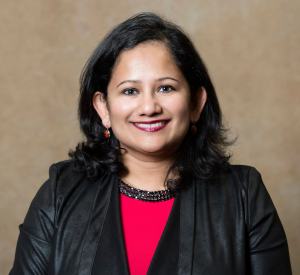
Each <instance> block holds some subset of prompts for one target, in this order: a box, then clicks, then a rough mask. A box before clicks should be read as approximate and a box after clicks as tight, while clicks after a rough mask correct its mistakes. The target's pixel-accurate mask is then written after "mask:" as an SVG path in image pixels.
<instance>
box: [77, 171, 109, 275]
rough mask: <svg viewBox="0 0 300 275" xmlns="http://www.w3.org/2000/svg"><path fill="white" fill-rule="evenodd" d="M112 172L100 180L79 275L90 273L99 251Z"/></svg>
mask: <svg viewBox="0 0 300 275" xmlns="http://www.w3.org/2000/svg"><path fill="white" fill-rule="evenodd" d="M114 178H115V177H111V176H110V174H108V175H105V176H103V178H102V179H101V180H100V181H99V187H98V190H97V194H96V197H95V200H94V205H93V210H92V213H91V216H90V218H89V225H88V229H87V233H86V238H85V242H84V246H83V250H82V252H81V259H80V264H79V268H78V272H77V274H78V275H90V274H91V272H92V266H93V263H94V259H95V254H96V251H97V245H98V241H99V238H100V236H101V234H102V232H103V225H104V222H105V219H106V216H107V212H108V206H109V204H110V200H111V193H112V187H113V184H112V182H113V180H114Z"/></svg>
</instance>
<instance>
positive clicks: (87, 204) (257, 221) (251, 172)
mask: <svg viewBox="0 0 300 275" xmlns="http://www.w3.org/2000/svg"><path fill="white" fill-rule="evenodd" d="M49 175H50V177H49V179H48V180H47V181H46V182H45V183H44V184H43V185H42V186H41V188H40V190H39V191H38V192H37V194H36V196H35V198H34V199H33V201H32V203H31V205H30V208H29V211H28V213H27V215H26V218H25V220H24V223H23V224H21V225H20V227H19V228H20V235H19V239H18V243H17V250H16V255H15V261H14V265H13V268H12V270H11V272H10V275H21V274H38V275H43V274H49V275H54V274H55V275H75V274H78V275H88V274H89V275H96V274H107V275H113V274H120V275H121V274H122V275H123V274H124V275H129V271H128V263H127V258H126V252H125V247H124V241H123V234H122V223H121V216H120V205H119V188H118V176H117V174H113V173H112V174H109V173H107V174H105V175H103V176H102V177H101V178H100V179H99V180H97V181H89V180H88V179H86V178H85V177H84V176H83V175H81V174H80V173H78V172H76V171H75V170H74V168H73V162H72V161H63V162H59V163H57V164H53V165H52V166H51V167H50V170H49ZM220 177H221V181H220V183H219V184H215V185H212V186H208V185H206V184H205V183H204V182H200V181H199V180H195V179H192V180H191V182H189V184H188V185H187V186H186V187H185V188H182V189H180V191H179V192H178V193H177V195H176V198H175V201H174V204H173V207H172V210H171V213H170V216H169V218H168V221H167V224H166V226H165V229H164V231H163V234H162V236H161V238H160V241H159V243H158V246H157V248H156V251H155V253H154V256H153V258H152V261H151V263H150V266H149V269H148V273H147V274H148V275H150V274H155V275H160V274H180V275H183V274H184V275H185V274H197V275H199V274H200V275H202V274H203V275H204V274H205V275H210V274H211V275H227V274H228V275H243V274H249V275H250V274H255V275H268V274H270V275H276V274H278V275H279V274H280V275H289V274H292V272H291V266H290V260H289V252H288V245H287V240H286V237H285V233H284V230H283V227H282V225H281V222H280V220H279V217H278V215H277V212H276V210H275V208H274V205H273V203H272V200H271V198H270V196H269V194H268V192H267V190H266V188H265V186H264V184H263V182H262V179H261V176H260V174H259V173H258V172H257V171H256V170H255V168H252V167H249V166H241V165H231V167H230V169H229V170H228V171H226V172H222V173H221V175H220Z"/></svg>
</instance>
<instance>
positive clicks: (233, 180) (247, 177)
mask: <svg viewBox="0 0 300 275" xmlns="http://www.w3.org/2000/svg"><path fill="white" fill-rule="evenodd" d="M226 183H227V184H229V185H230V186H234V187H236V188H238V189H244V190H246V191H249V189H250V188H251V189H253V188H258V187H263V188H264V189H265V186H264V184H263V181H262V177H261V174H260V173H259V172H258V171H257V170H256V168H254V167H252V166H248V165H229V166H228V168H227V169H226V170H224V171H222V173H221V185H223V184H225V185H226Z"/></svg>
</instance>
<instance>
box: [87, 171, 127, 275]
mask: <svg viewBox="0 0 300 275" xmlns="http://www.w3.org/2000/svg"><path fill="white" fill-rule="evenodd" d="M110 185H111V186H112V192H111V196H110V197H111V198H110V202H109V206H108V211H107V215H106V217H105V221H104V226H103V230H102V232H99V235H100V234H101V236H100V238H99V243H98V242H97V243H98V249H97V253H96V257H95V261H94V262H93V263H92V265H93V271H92V273H91V274H92V275H99V274H101V275H112V274H120V275H121V274H122V275H129V268H128V263H127V256H126V251H125V245H124V240H123V229H122V222H121V213H120V200H119V196H120V193H119V186H118V177H117V175H115V176H114V177H113V178H112V179H111V181H110ZM107 196H109V194H107Z"/></svg>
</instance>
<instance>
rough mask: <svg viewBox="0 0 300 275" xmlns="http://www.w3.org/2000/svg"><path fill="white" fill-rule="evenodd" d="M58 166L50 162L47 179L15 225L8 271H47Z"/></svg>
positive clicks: (18, 273)
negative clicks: (15, 237) (16, 235)
mask: <svg viewBox="0 0 300 275" xmlns="http://www.w3.org/2000/svg"><path fill="white" fill-rule="evenodd" d="M57 174H58V169H57V167H56V165H55V164H53V165H52V166H51V167H50V169H49V179H48V180H47V181H46V182H45V183H44V184H43V185H42V186H41V188H40V189H39V191H38V192H37V194H36V196H35V197H34V199H33V201H32V203H31V205H30V207H29V210H28V213H27V215H26V217H25V220H24V223H23V224H21V225H20V226H19V229H20V234H19V238H18V243H17V249H16V254H15V260H14V264H13V268H12V270H11V271H10V273H9V274H10V275H23V274H24V275H25V274H26V275H29V274H30V275H32V274H39V275H43V274H47V269H48V262H49V257H50V252H51V241H52V236H53V233H54V228H55V226H54V225H55V197H56V196H55V192H56V182H57Z"/></svg>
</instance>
